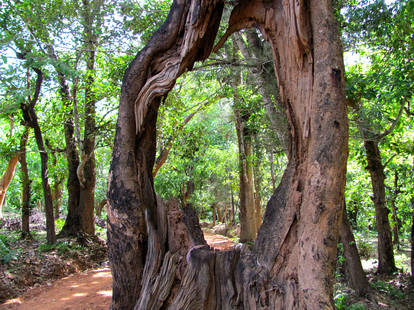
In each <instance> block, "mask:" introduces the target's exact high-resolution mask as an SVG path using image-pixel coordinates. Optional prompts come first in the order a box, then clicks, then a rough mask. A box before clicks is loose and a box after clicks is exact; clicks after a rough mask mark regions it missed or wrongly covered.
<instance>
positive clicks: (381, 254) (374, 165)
mask: <svg viewBox="0 0 414 310" xmlns="http://www.w3.org/2000/svg"><path fill="white" fill-rule="evenodd" d="M364 146H365V151H366V155H367V161H368V166H367V170H368V171H369V173H370V175H371V183H372V190H373V194H374V198H373V201H374V206H375V219H376V224H377V231H378V272H379V273H392V272H394V271H395V270H396V267H395V262H394V252H393V246H392V234H391V227H390V223H389V220H388V213H389V210H388V209H387V206H386V204H385V174H384V166H383V165H382V162H381V154H380V150H379V148H378V142H377V141H371V140H365V141H364Z"/></svg>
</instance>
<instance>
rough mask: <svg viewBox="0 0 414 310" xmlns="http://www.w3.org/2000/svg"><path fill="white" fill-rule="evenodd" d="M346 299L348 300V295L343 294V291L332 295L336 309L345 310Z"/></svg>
mask: <svg viewBox="0 0 414 310" xmlns="http://www.w3.org/2000/svg"><path fill="white" fill-rule="evenodd" d="M347 300H348V296H346V295H344V294H343V293H338V294H336V295H335V296H334V302H335V309H337V310H345V309H346V303H347Z"/></svg>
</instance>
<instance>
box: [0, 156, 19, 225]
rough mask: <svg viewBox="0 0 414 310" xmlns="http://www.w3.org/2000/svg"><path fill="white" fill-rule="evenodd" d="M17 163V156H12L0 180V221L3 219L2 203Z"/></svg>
mask: <svg viewBox="0 0 414 310" xmlns="http://www.w3.org/2000/svg"><path fill="white" fill-rule="evenodd" d="M18 162H19V154H18V153H17V154H14V155H13V156H12V157H11V158H10V160H9V163H8V164H7V168H6V171H5V172H4V174H3V176H2V178H1V180H0V219H1V218H3V203H4V199H5V198H6V192H7V188H8V187H9V185H10V182H11V181H12V179H13V176H14V171H15V170H16V166H17V163H18Z"/></svg>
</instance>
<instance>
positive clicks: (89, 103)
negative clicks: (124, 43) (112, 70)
mask: <svg viewBox="0 0 414 310" xmlns="http://www.w3.org/2000/svg"><path fill="white" fill-rule="evenodd" d="M82 3H83V8H82V15H83V27H84V30H83V33H84V40H85V47H86V50H87V53H86V69H87V73H86V77H85V128H84V138H83V143H82V150H81V163H80V165H79V166H78V169H77V173H78V178H79V181H80V184H81V187H80V196H79V210H80V214H81V220H80V225H81V229H82V231H83V232H85V233H87V234H90V235H94V234H95V220H94V210H95V184H96V164H95V134H96V128H95V117H96V116H95V115H96V111H95V109H96V108H95V104H96V94H95V91H94V89H93V88H94V83H95V74H96V73H95V59H96V44H97V33H99V31H100V23H101V22H100V17H99V14H100V10H101V5H102V1H94V2H90V1H88V0H83V1H82ZM95 23H96V25H97V26H94V25H95ZM95 27H96V29H95Z"/></svg>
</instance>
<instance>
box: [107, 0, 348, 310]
mask: <svg viewBox="0 0 414 310" xmlns="http://www.w3.org/2000/svg"><path fill="white" fill-rule="evenodd" d="M223 2H224V1H219V0H216V1H203V0H201V1H195V0H194V1H192V0H176V1H174V2H173V5H172V7H171V11H170V14H169V16H168V18H167V21H166V22H165V23H164V25H163V26H162V27H161V28H160V30H158V31H157V32H156V33H155V34H154V37H153V38H152V39H151V40H150V42H149V44H148V45H147V46H146V47H145V48H144V49H143V50H142V51H141V52H140V53H139V54H138V55H137V57H136V58H135V60H134V61H133V62H132V64H131V65H130V67H129V68H128V70H127V72H126V74H125V77H124V81H123V86H122V93H121V101H120V108H119V118H118V125H117V132H116V137H115V144H114V153H113V159H112V163H111V170H110V178H109V190H108V202H109V206H110V207H109V210H108V242H109V257H110V262H111V264H112V272H113V276H114V282H113V283H114V284H113V299H112V306H111V307H112V309H333V300H332V288H333V286H332V284H333V283H332V282H333V267H334V261H335V256H336V246H337V242H338V229H339V223H340V219H341V213H342V202H343V199H344V197H343V192H344V185H345V167H346V158H347V131H348V127H347V117H346V115H347V114H346V107H345V97H344V76H343V70H344V69H343V63H342V53H341V47H340V41H339V36H338V33H337V31H336V24H335V19H334V17H333V14H332V9H331V7H330V1H329V0H322V1H299V2H298V1H284V2H280V1H241V2H240V4H239V5H238V6H237V7H236V8H235V9H234V10H233V13H232V15H231V18H230V25H229V30H228V33H227V34H226V36H227V35H228V34H230V33H231V32H233V31H236V30H238V29H241V28H246V27H251V26H256V27H258V28H259V29H260V30H261V31H262V33H263V35H264V36H265V37H266V39H267V40H269V41H270V42H271V45H272V50H273V55H274V61H275V72H276V76H277V79H278V84H279V86H280V90H281V91H280V98H281V102H282V103H283V105H284V107H285V110H286V114H287V119H288V122H289V124H290V135H291V139H290V141H291V144H290V146H289V164H288V168H287V170H286V171H285V174H284V177H283V179H282V182H281V184H280V186H279V187H278V188H277V189H276V191H275V194H274V195H273V197H272V198H271V200H270V201H269V203H268V205H267V209H266V214H265V217H264V221H263V224H262V226H261V228H260V231H259V234H258V237H257V240H256V242H255V245H254V247H253V249H252V250H249V249H248V248H247V247H246V246H242V247H238V248H236V249H234V250H232V251H228V252H213V251H211V250H210V249H209V248H208V247H207V246H206V245H204V243H203V242H202V240H200V239H196V238H197V237H194V236H197V235H198V234H194V231H198V229H197V228H195V229H194V230H193V229H188V224H186V223H188V222H187V221H186V220H185V219H184V216H181V215H178V213H180V212H171V211H170V208H168V212H167V211H166V209H165V208H164V207H163V206H162V203H161V202H159V201H158V202H157V200H156V196H155V193H154V189H153V179H152V168H153V164H154V157H155V137H156V133H155V124H156V116H157V109H158V105H159V102H160V97H161V96H164V95H166V94H167V93H168V91H169V90H170V89H171V88H172V87H173V85H174V83H175V80H176V78H177V76H179V75H180V74H181V73H183V72H184V71H186V70H189V69H191V68H192V66H193V63H194V61H195V60H203V59H205V58H206V57H207V56H208V55H209V53H210V51H211V48H212V44H213V41H214V37H215V35H216V32H217V29H218V25H219V21H220V17H221V12H222V8H223ZM223 40H225V39H223ZM223 40H222V41H223ZM134 112H135V113H134ZM182 212H184V213H185V211H184V210H183V211H182ZM165 213H167V214H166V215H165ZM180 232H181V233H180ZM167 240H168V242H167ZM174 240H182V241H181V243H182V244H184V246H180V247H179V248H176V247H175V243H174ZM188 240H189V241H188ZM190 241H191V242H190Z"/></svg>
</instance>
